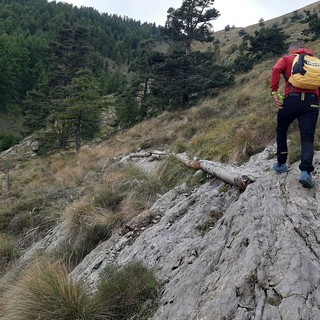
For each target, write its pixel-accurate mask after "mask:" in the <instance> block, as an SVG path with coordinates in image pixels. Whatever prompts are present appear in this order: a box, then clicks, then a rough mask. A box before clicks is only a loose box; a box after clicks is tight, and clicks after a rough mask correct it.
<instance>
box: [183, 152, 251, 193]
mask: <svg viewBox="0 0 320 320" xmlns="http://www.w3.org/2000/svg"><path fill="white" fill-rule="evenodd" d="M179 159H180V160H181V161H183V163H184V164H185V165H186V166H187V167H189V168H193V169H196V170H199V169H200V170H203V171H205V172H207V173H209V174H210V175H213V176H215V177H217V178H219V179H221V180H223V181H225V182H226V183H228V184H231V185H233V186H236V187H238V188H239V189H240V191H244V190H245V189H246V188H247V186H248V185H249V184H250V183H252V182H254V181H255V178H253V177H252V176H251V177H250V176H249V175H247V174H245V173H243V172H241V171H242V170H241V169H240V168H239V167H235V166H232V165H228V164H222V163H219V162H213V161H207V160H188V159H186V157H185V156H179Z"/></svg>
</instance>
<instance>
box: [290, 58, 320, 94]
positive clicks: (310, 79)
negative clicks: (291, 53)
mask: <svg viewBox="0 0 320 320" xmlns="http://www.w3.org/2000/svg"><path fill="white" fill-rule="evenodd" d="M288 81H289V82H290V83H291V84H292V85H293V86H294V87H296V88H300V89H311V90H314V89H318V88H319V87H320V60H319V59H318V58H316V57H313V56H309V55H307V54H296V56H295V58H294V59H293V62H292V69H291V76H290V78H289V79H288Z"/></svg>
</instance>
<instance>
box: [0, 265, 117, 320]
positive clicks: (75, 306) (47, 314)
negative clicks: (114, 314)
mask: <svg viewBox="0 0 320 320" xmlns="http://www.w3.org/2000/svg"><path fill="white" fill-rule="evenodd" d="M8 301H9V302H8V305H7V306H5V310H4V314H5V316H4V317H3V319H4V320H35V319H41V320H52V319H59V320H98V319H100V320H101V319H111V318H110V317H109V315H108V314H107V313H106V312H105V311H103V310H102V308H101V306H100V305H98V304H97V303H96V301H95V300H94V299H93V298H92V297H90V296H89V294H88V293H87V291H86V290H85V288H84V286H82V285H81V284H80V283H75V282H73V281H72V280H71V279H70V277H69V276H68V271H67V269H66V268H65V267H64V266H63V265H62V264H59V263H51V262H48V261H39V262H36V263H35V265H34V266H33V267H31V268H30V269H29V270H27V272H26V273H25V274H24V275H23V276H22V278H21V279H20V281H18V283H17V284H16V286H15V288H14V289H13V291H12V292H11V293H10V299H9V300H8Z"/></svg>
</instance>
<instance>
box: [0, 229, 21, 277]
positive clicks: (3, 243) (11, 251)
mask: <svg viewBox="0 0 320 320" xmlns="http://www.w3.org/2000/svg"><path fill="white" fill-rule="evenodd" d="M19 256H20V250H19V246H18V244H17V243H16V241H15V239H14V238H13V237H11V236H9V235H6V234H2V235H0V273H1V272H2V271H4V270H5V269H6V268H7V267H8V265H9V264H10V263H12V262H14V261H15V260H16V259H17V258H19Z"/></svg>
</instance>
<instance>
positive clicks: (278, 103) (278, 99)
mask: <svg viewBox="0 0 320 320" xmlns="http://www.w3.org/2000/svg"><path fill="white" fill-rule="evenodd" d="M272 97H273V101H274V104H275V105H276V107H277V108H278V109H283V98H282V97H281V96H280V95H279V94H275V95H273V96H272Z"/></svg>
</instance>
